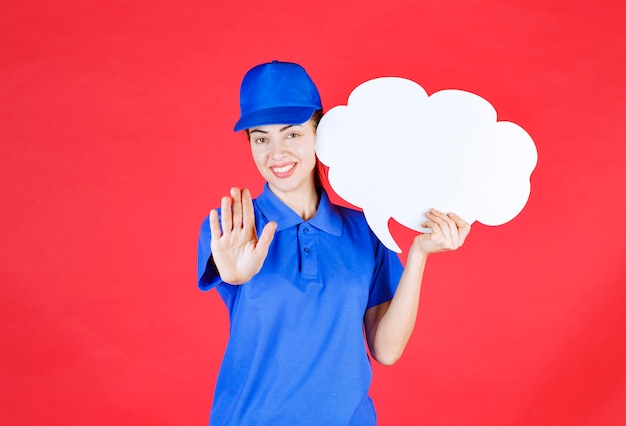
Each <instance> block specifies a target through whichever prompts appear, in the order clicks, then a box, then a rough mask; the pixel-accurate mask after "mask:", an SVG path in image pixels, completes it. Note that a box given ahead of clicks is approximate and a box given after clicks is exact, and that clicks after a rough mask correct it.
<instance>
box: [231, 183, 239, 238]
mask: <svg viewBox="0 0 626 426" xmlns="http://www.w3.org/2000/svg"><path fill="white" fill-rule="evenodd" d="M230 197H231V199H232V203H233V212H232V215H233V216H232V220H233V229H239V228H241V225H242V207H241V190H239V188H237V187H233V188H231V189H230Z"/></svg>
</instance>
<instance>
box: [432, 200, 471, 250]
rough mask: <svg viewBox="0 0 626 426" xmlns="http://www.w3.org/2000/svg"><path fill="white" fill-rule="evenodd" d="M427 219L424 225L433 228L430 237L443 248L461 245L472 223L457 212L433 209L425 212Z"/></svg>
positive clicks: (449, 248)
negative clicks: (445, 212)
mask: <svg viewBox="0 0 626 426" xmlns="http://www.w3.org/2000/svg"><path fill="white" fill-rule="evenodd" d="M425 216H426V217H427V219H428V220H427V221H426V222H425V223H424V224H423V225H422V226H423V227H425V228H430V229H431V231H432V232H431V234H430V239H431V240H432V241H433V242H434V243H436V244H438V245H439V246H440V248H441V249H443V250H455V249H457V248H459V247H461V246H462V245H463V243H464V241H465V238H466V237H467V235H468V234H469V232H470V229H471V225H470V224H469V223H467V222H465V221H464V220H463V219H461V217H460V216H458V215H457V214H455V213H449V214H444V213H442V212H440V211H438V210H435V209H431V210H430V211H429V212H427V213H425Z"/></svg>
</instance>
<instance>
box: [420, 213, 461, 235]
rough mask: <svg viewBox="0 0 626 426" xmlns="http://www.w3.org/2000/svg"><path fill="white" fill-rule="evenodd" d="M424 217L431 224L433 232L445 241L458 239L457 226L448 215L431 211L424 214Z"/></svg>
mask: <svg viewBox="0 0 626 426" xmlns="http://www.w3.org/2000/svg"><path fill="white" fill-rule="evenodd" d="M426 217H427V218H428V219H429V220H430V221H431V222H433V226H432V229H433V232H435V233H439V234H441V235H442V236H443V237H444V238H445V239H449V240H453V241H455V240H457V239H458V231H457V226H456V224H455V223H454V221H453V220H452V219H451V218H450V217H448V215H446V214H443V213H441V212H440V211H438V210H435V209H431V210H430V211H429V212H427V213H426Z"/></svg>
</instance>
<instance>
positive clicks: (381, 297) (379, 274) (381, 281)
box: [367, 234, 404, 309]
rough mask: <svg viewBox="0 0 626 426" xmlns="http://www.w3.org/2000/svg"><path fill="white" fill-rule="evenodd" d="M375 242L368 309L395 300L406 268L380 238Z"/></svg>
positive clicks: (374, 237)
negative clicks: (394, 297)
mask: <svg viewBox="0 0 626 426" xmlns="http://www.w3.org/2000/svg"><path fill="white" fill-rule="evenodd" d="M372 238H373V239H374V240H375V253H374V257H375V265H374V275H373V277H372V283H371V285H370V295H369V300H368V302H367V309H369V308H371V307H373V306H376V305H379V304H381V303H385V302H387V301H389V300H391V299H393V296H394V294H395V293H396V288H398V283H399V282H400V277H401V276H402V272H403V271H404V267H403V266H402V263H401V262H400V259H399V258H398V254H397V253H395V252H393V251H391V250H389V249H388V248H387V247H385V246H384V245H383V244H382V243H381V242H380V241H379V240H378V238H377V237H376V236H375V235H373V234H372Z"/></svg>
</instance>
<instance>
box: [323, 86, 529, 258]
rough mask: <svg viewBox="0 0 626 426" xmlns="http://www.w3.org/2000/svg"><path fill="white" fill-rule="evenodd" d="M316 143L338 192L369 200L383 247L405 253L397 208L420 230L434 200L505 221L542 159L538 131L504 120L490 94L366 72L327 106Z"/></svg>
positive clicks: (365, 205) (487, 220)
mask: <svg viewBox="0 0 626 426" xmlns="http://www.w3.org/2000/svg"><path fill="white" fill-rule="evenodd" d="M316 151H317V155H318V158H319V159H320V161H321V162H322V163H324V164H325V165H327V166H328V167H329V172H328V179H329V182H330V185H331V186H332V188H333V189H334V190H335V192H336V193H337V194H338V195H339V196H341V197H342V198H343V199H345V200H346V201H348V202H349V203H351V204H353V205H355V206H358V207H360V208H362V209H363V212H364V214H365V217H366V219H367V222H368V224H369V225H370V227H371V228H372V230H373V231H374V233H375V234H376V235H377V236H378V238H379V239H380V240H381V242H382V243H383V244H385V246H387V247H388V248H390V249H391V250H394V251H396V252H400V251H401V250H400V247H398V245H397V244H396V242H395V241H394V239H393V237H392V236H391V233H390V232H389V227H388V222H389V219H390V218H391V217H393V218H394V219H395V220H396V221H398V222H399V223H401V224H402V225H404V226H406V227H408V228H411V229H414V230H417V231H421V232H428V230H427V229H424V228H422V227H421V224H422V223H424V221H426V217H425V216H424V213H425V212H427V211H428V210H430V209H431V208H433V207H434V208H436V209H438V210H440V211H443V212H455V213H457V214H458V215H459V216H461V217H462V218H463V219H465V220H466V221H468V222H469V223H473V222H474V221H479V222H481V223H483V224H485V225H492V226H494V225H501V224H503V223H506V222H508V221H510V220H511V219H513V218H514V217H515V216H517V214H518V213H519V212H520V211H521V210H522V208H523V207H524V205H525V204H526V202H527V201H528V197H529V195H530V175H531V173H532V171H533V170H534V168H535V166H536V164H537V149H536V148H535V144H534V143H533V140H532V139H531V137H530V136H529V135H528V133H526V131H524V129H522V128H521V127H520V126H518V125H517V124H515V123H512V122H508V121H497V118H496V110H495V109H494V108H493V106H491V104H490V103H489V102H487V101H486V100H485V99H483V98H481V97H480V96H478V95H475V94H473V93H470V92H465V91H462V90H442V91H439V92H436V93H434V94H432V95H431V96H428V94H427V93H426V92H425V91H424V89H423V88H422V87H421V86H420V85H418V84H417V83H415V82H413V81H411V80H407V79H403V78H397V77H383V78H377V79H373V80H370V81H367V82H365V83H363V84H361V85H360V86H358V87H357V88H356V89H354V91H353V92H352V93H351V94H350V97H349V98H348V104H347V105H340V106H336V107H334V108H332V109H331V110H330V111H328V112H327V113H326V114H325V115H324V117H323V118H322V120H321V122H320V123H319V126H318V129H317V144H316Z"/></svg>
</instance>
